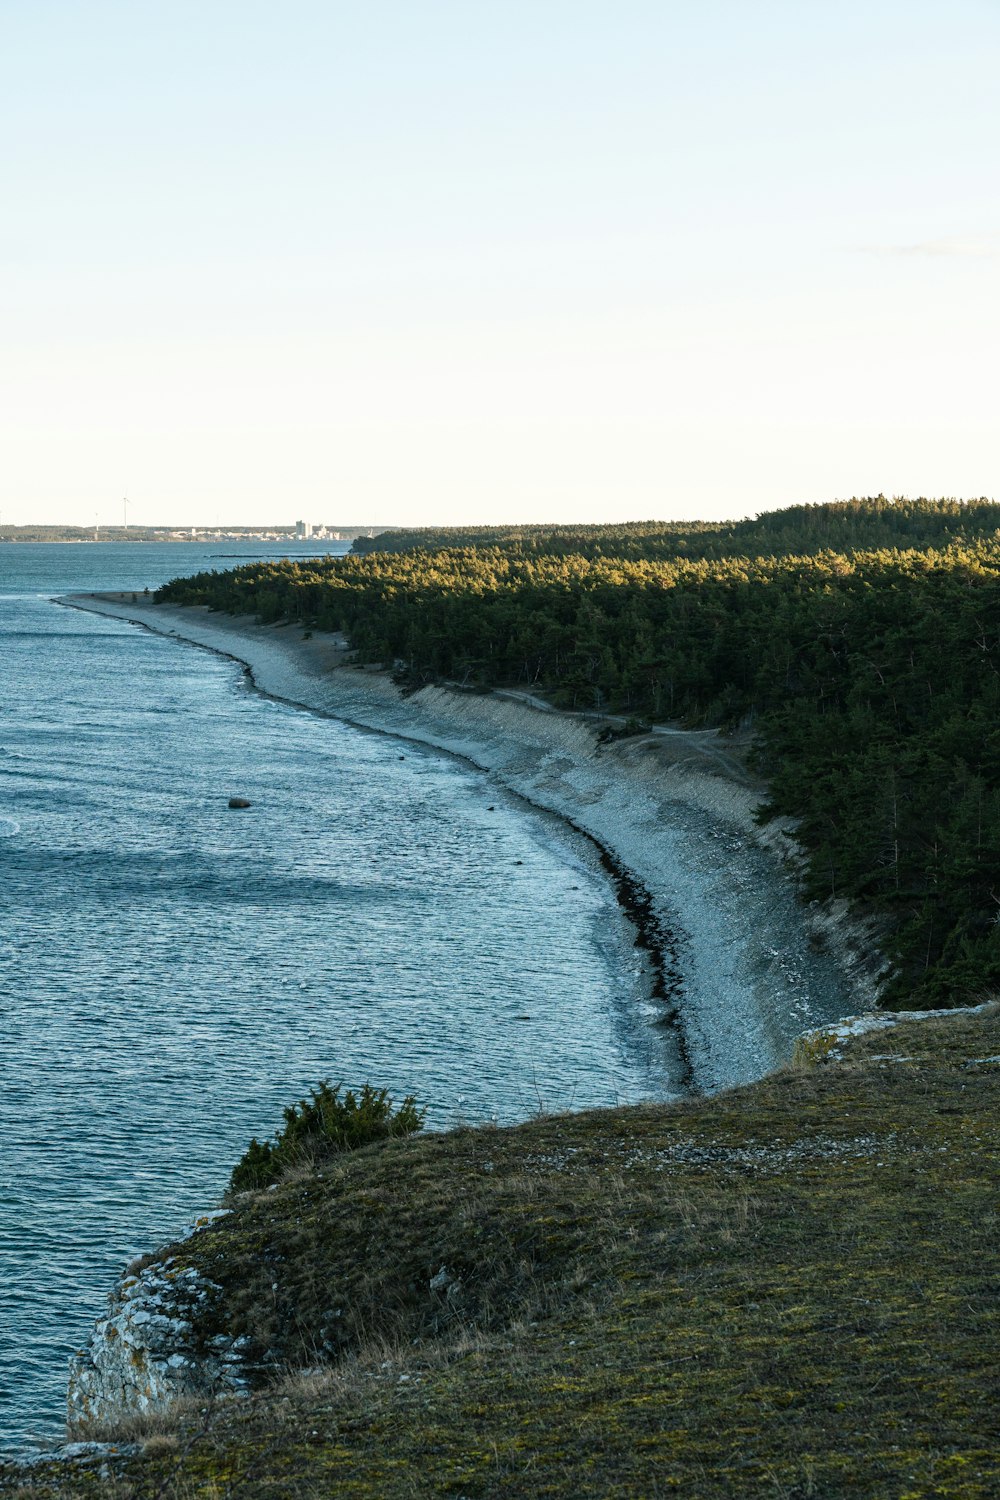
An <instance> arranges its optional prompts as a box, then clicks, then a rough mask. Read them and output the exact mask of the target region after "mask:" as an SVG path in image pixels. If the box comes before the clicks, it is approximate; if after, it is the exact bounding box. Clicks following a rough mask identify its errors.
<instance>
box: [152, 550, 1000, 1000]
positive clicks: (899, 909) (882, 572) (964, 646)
mask: <svg viewBox="0 0 1000 1500" xmlns="http://www.w3.org/2000/svg"><path fill="white" fill-rule="evenodd" d="M158 597H160V598H164V599H169V600H172V601H174V602H180V603H204V604H209V605H210V606H212V607H213V608H217V609H224V610H231V611H233V612H250V613H254V614H256V615H257V616H258V617H259V618H260V619H262V620H265V621H277V620H292V621H295V622H298V623H300V624H301V625H302V626H304V627H309V628H319V629H333V630H343V631H345V632H346V633H347V635H348V636H349V638H350V639H351V641H352V643H353V645H354V646H355V647H356V649H357V651H358V654H359V657H360V658H361V659H362V660H364V661H377V662H383V663H385V664H387V665H390V666H394V667H395V668H396V670H397V672H399V673H400V674H401V675H402V676H404V677H405V678H406V679H407V680H408V681H409V682H411V683H413V684H419V683H421V682H425V681H430V680H434V679H446V680H449V681H452V682H457V683H461V684H463V685H465V686H466V687H479V686H481V687H492V686H496V685H501V684H507V685H518V684H520V685H522V686H526V687H531V688H534V689H536V690H541V691H546V692H549V693H550V694H552V696H553V699H554V701H555V702H556V703H557V704H559V705H561V706H564V707H567V708H578V709H579V708H587V709H598V710H602V711H607V712H618V713H623V714H626V715H630V716H635V717H641V718H645V719H647V720H659V719H680V720H683V721H684V722H686V723H688V724H692V725H695V724H719V725H722V726H736V725H738V724H751V725H752V726H753V728H754V729H755V730H756V731H757V739H756V744H757V752H756V753H757V756H758V760H759V764H760V767H761V769H762V770H763V771H764V772H765V773H766V775H767V776H768V778H769V782H770V787H771V796H770V803H769V807H768V813H769V814H771V815H775V814H790V815H791V816H793V817H795V818H796V819H797V820H798V821H799V826H800V829H801V836H802V839H803V842H804V846H805V848H806V851H807V854H808V869H807V871H806V874H805V894H806V895H807V896H808V897H810V898H819V899H824V898H827V897H840V896H845V897H849V898H852V899H853V900H855V901H859V902H862V903H863V904H864V906H865V908H866V909H868V910H870V911H873V912H875V913H877V914H878V915H879V916H880V917H881V918H882V919H883V921H884V923H885V926H886V929H887V931H888V933H889V938H888V943H889V952H890V956H891V957H892V959H893V961H894V963H895V965H896V975H895V978H894V980H893V982H892V986H891V990H890V997H889V998H890V999H891V1001H892V1002H894V1003H899V1004H904V1005H914V1004H954V1003H960V1002H963V1001H965V1000H967V999H968V998H970V996H975V995H976V994H978V993H980V992H981V991H985V990H988V989H990V988H995V987H996V986H998V985H1000V926H998V918H1000V542H998V541H980V542H976V543H965V542H960V543H955V544H952V545H951V546H948V547H945V548H943V549H933V548H929V549H924V550H920V549H916V548H909V549H906V550H900V549H896V550H889V549H873V550H868V551H861V552H849V551H847V550H842V551H837V552H835V551H830V550H825V551H820V552H818V553H817V554H816V555H814V556H804V555H801V556H796V555H790V556H784V557H780V556H775V557H760V558H756V559H749V558H746V557H729V558H722V559H716V560H711V559H697V560H692V559H677V560H673V561H650V560H636V559H627V558H609V557H596V558H586V557H582V556H579V555H573V556H561V555H546V554H542V553H539V554H537V555H534V556H526V555H524V554H523V553H522V552H521V551H520V550H518V549H512V550H504V549H502V548H497V547H494V548H482V549H474V548H462V549H450V550H444V551H441V552H436V553H427V552H404V553H388V552H376V553H371V554H368V555H367V556H363V557H347V558H342V559H324V560H319V561H315V562H312V561H310V562H305V563H291V562H283V563H278V564H252V565H250V566H247V567H243V568H238V569H236V570H234V571H233V572H229V573H223V574H216V573H211V574H201V575H199V576H198V577H196V578H192V579H188V580H179V581H176V582H174V583H172V584H169V585H167V587H166V588H165V589H162V590H161V591H160V593H159V595H158Z"/></svg>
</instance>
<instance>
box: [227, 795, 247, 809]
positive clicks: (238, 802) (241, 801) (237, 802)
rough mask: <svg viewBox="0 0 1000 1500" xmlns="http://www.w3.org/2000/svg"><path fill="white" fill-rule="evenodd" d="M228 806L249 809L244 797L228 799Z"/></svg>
mask: <svg viewBox="0 0 1000 1500" xmlns="http://www.w3.org/2000/svg"><path fill="white" fill-rule="evenodd" d="M229 806H230V807H249V806H250V803H249V802H248V801H247V799H246V797H230V799H229Z"/></svg>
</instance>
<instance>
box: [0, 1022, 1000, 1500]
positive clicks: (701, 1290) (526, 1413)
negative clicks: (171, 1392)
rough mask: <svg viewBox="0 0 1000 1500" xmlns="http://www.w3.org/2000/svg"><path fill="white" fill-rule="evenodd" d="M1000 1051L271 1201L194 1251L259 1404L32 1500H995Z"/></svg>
mask: <svg viewBox="0 0 1000 1500" xmlns="http://www.w3.org/2000/svg"><path fill="white" fill-rule="evenodd" d="M998 1053H1000V1016H998V1012H997V1011H996V1010H995V1009H994V1010H993V1011H992V1012H989V1013H985V1014H981V1015H978V1016H975V1017H956V1018H951V1019H948V1020H946V1021H941V1022H937V1021H931V1022H924V1023H920V1024H918V1025H917V1024H909V1025H904V1026H901V1027H899V1028H898V1030H893V1031H891V1032H887V1033H886V1032H883V1033H874V1034H871V1035H869V1036H867V1037H862V1038H858V1039H856V1040H854V1041H852V1042H850V1043H849V1044H848V1045H847V1047H846V1056H845V1060H844V1061H843V1062H831V1061H828V1060H824V1058H823V1056H822V1054H819V1055H817V1056H816V1057H814V1058H813V1059H812V1060H811V1061H810V1060H801V1059H800V1061H799V1062H798V1063H797V1065H796V1066H795V1067H794V1068H791V1069H789V1070H786V1071H785V1072H784V1073H782V1074H778V1075H775V1076H774V1077H773V1078H770V1079H766V1080H764V1081H763V1082H762V1083H760V1084H758V1085H756V1086H754V1087H753V1088H749V1089H743V1090H739V1091H735V1092H733V1093H730V1094H727V1095H724V1096H720V1097H717V1098H714V1099H710V1100H706V1101H702V1102H700V1103H693V1104H687V1105H683V1106H678V1107H672V1108H667V1107H652V1106H649V1107H640V1108H637V1109H622V1110H608V1111H598V1112H593V1113H589V1114H582V1115H576V1116H563V1117H559V1118H554V1119H548V1120H539V1121H532V1122H530V1123H529V1124H526V1125H523V1126H520V1127H518V1128H516V1129H511V1130H484V1131H476V1130H461V1131H456V1132H453V1133H451V1134H448V1135H439V1136H426V1137H423V1138H416V1139H413V1140H410V1141H400V1142H392V1143H389V1144H387V1145H385V1146H381V1147H377V1148H373V1149H371V1150H368V1151H364V1152H360V1153H358V1154H357V1155H356V1156H353V1157H349V1158H343V1157H341V1158H337V1159H336V1160H334V1161H331V1162H330V1163H328V1164H327V1166H326V1167H324V1168H323V1169H322V1171H321V1172H320V1173H317V1174H313V1175H311V1176H308V1177H301V1176H300V1177H297V1178H296V1179H295V1180H288V1181H286V1182H284V1183H283V1184H282V1185H281V1187H280V1188H279V1190H278V1191H276V1192H273V1193H269V1194H262V1195H260V1196H259V1197H248V1198H246V1199H243V1200H240V1201H239V1202H238V1203H237V1204H236V1206H235V1208H236V1211H235V1212H234V1213H233V1214H232V1215H231V1216H229V1217H228V1218H226V1219H222V1220H220V1221H218V1222H217V1223H215V1224H213V1225H212V1226H211V1227H210V1228H208V1229H207V1230H205V1231H204V1232H203V1233H202V1234H200V1235H199V1236H198V1237H197V1238H196V1239H195V1240H194V1241H193V1242H192V1243H191V1244H190V1245H188V1246H186V1247H184V1248H183V1251H182V1253H183V1254H185V1255H186V1256H187V1257H188V1258H189V1259H191V1260H192V1261H194V1262H195V1263H197V1264H198V1265H199V1266H200V1267H201V1269H203V1270H204V1271H205V1272H206V1273H207V1274H208V1275H210V1276H211V1277H213V1279H215V1280H218V1281H220V1282H221V1283H222V1285H223V1287H224V1298H223V1301H222V1304H221V1306H220V1307H219V1308H218V1309H216V1312H215V1314H214V1317H215V1319H216V1320H217V1321H216V1323H213V1324H210V1325H208V1326H206V1327H205V1329H204V1330H203V1332H204V1335H205V1337H210V1336H211V1335H212V1334H213V1333H214V1332H216V1331H217V1330H218V1323H219V1320H221V1323H222V1325H224V1326H225V1328H226V1331H228V1332H231V1333H237V1332H241V1333H248V1334H249V1335H250V1336H251V1337H252V1338H253V1339H254V1340H255V1341H256V1342H255V1350H256V1357H257V1360H258V1364H259V1375H258V1379H259V1393H258V1394H257V1395H256V1396H255V1397H254V1398H253V1399H252V1400H249V1401H244V1402H230V1403H220V1404H218V1405H217V1406H215V1407H208V1406H204V1407H201V1408H198V1409H190V1410H188V1411H187V1412H185V1413H179V1414H178V1418H177V1420H176V1422H175V1423H174V1424H173V1426H172V1427H171V1425H170V1424H168V1425H167V1428H166V1430H165V1431H164V1432H161V1433H160V1434H159V1435H155V1436H152V1437H151V1441H148V1442H147V1446H146V1450H145V1453H144V1454H143V1456H142V1457H141V1458H139V1459H137V1460H130V1461H127V1462H124V1463H121V1464H117V1463H116V1464H114V1465H112V1467H111V1469H110V1470H109V1471H108V1474H107V1476H106V1477H105V1478H104V1479H100V1478H99V1476H98V1474H97V1472H96V1470H95V1469H94V1468H93V1467H90V1468H88V1469H86V1470H84V1469H74V1468H70V1467H67V1466H62V1467H56V1468H53V1469H51V1470H50V1471H47V1472H40V1473H38V1474H36V1475H35V1476H34V1477H33V1478H32V1479H31V1480H30V1481H26V1480H25V1476H24V1475H23V1474H21V1475H17V1474H13V1473H8V1474H7V1476H6V1477H5V1478H4V1477H0V1491H2V1492H5V1493H16V1492H17V1487H18V1486H19V1487H20V1492H21V1493H22V1494H23V1495H24V1496H25V1500H27V1496H29V1495H30V1496H31V1497H33V1500H34V1497H42V1496H50V1495H51V1496H54V1495H87V1494H90V1495H95V1494H100V1495H104V1494H109V1495H121V1496H125V1495H129V1496H134V1497H136V1500H139V1497H149V1500H153V1497H159V1496H164V1497H170V1500H187V1497H188V1496H191V1497H195V1496H197V1497H199V1500H200V1497H207V1496H223V1495H225V1496H230V1495H233V1496H246V1497H274V1500H279V1497H281V1500H283V1497H287V1496H303V1497H311V1496H314V1495H315V1496H319V1495H324V1496H325V1495H329V1494H336V1495H337V1496H338V1497H340V1496H343V1497H346V1500H353V1497H357V1500H362V1497H364V1500H375V1497H379V1500H382V1497H395V1496H400V1497H405V1496H411V1495H420V1496H428V1495H434V1496H438V1495H439V1496H451V1497H453V1500H455V1497H458V1496H463V1495H464V1496H467V1497H469V1500H478V1497H492V1496H524V1495H531V1496H533V1495H544V1496H560V1497H565V1500H577V1497H586V1496H595V1497H596V1496H601V1497H605V1496H619V1497H630V1500H631V1497H634V1496H637V1495H642V1496H647V1495H649V1496H654V1495H669V1494H674V1493H677V1492H678V1491H680V1492H682V1493H688V1494H691V1495H696V1496H698V1497H699V1500H703V1497H704V1500H730V1497H731V1496H734V1495H739V1496H740V1497H741V1500H742V1497H750V1500H754V1497H758V1496H759V1497H764V1496H767V1497H769V1500H773V1497H775V1496H786V1497H788V1500H801V1497H806V1496H817V1497H823V1500H837V1497H855V1500H862V1497H864V1500H868V1497H871V1496H876V1495H877V1496H879V1497H882V1496H886V1497H892V1500H904V1497H906V1500H921V1497H924V1496H927V1497H930V1496H936V1497H944V1500H987V1497H993V1496H995V1495H996V1494H998V1493H1000V1461H998V1458H997V1451H998V1444H997V1441H996V1439H997V1436H998V1433H997V1426H998V1420H997V1411H998V1403H997V1396H998V1394H1000V1391H998V1389H997V1371H998V1369H1000V1341H998V1339H997V1300H996V1287H997V1282H998V1275H997V1270H998V1268H997V1258H996V1223H997V1218H996V1211H997V1202H996V1188H997V1182H998V1172H997V1167H998V1158H1000V1151H998V1144H1000V1142H998V1127H997V1113H996V1096H997V1084H998V1080H1000V1067H998V1066H997V1065H996V1064H995V1063H990V1062H986V1061H982V1059H987V1058H990V1057H994V1056H996V1055H997V1054H998ZM442 1266H446V1267H447V1268H448V1271H449V1274H450V1275H451V1276H452V1277H453V1278H454V1280H453V1281H452V1282H451V1283H450V1285H449V1286H448V1287H443V1288H441V1289H440V1290H438V1291H432V1290H431V1287H430V1282H431V1279H432V1278H433V1277H434V1276H435V1275H436V1274H437V1272H438V1271H439V1270H440V1268H441V1267H442ZM456 1287H457V1290H452V1289H453V1288H456ZM317 1367H320V1368H317ZM171 1437H172V1438H173V1440H174V1441H175V1442H176V1447H174V1448H170V1447H169V1446H168V1444H169V1442H170V1440H171Z"/></svg>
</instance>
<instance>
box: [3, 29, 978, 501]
mask: <svg viewBox="0 0 1000 1500" xmlns="http://www.w3.org/2000/svg"><path fill="white" fill-rule="evenodd" d="M998 77H1000V0H940V3H926V0H864V3H856V0H836V3H834V0H825V3H824V0H503V3H502V4H498V3H497V0H363V3H362V0H352V3H346V0H283V3H282V4H281V5H276V4H274V3H273V0H268V3H266V4H265V3H259V0H239V3H234V0H197V3H189V0H169V3H165V0H161V3H153V0H128V3H118V0H0V139H2V141H3V149H2V150H0V522H2V523H3V524H27V523H37V522H47V523H75V524H83V525H90V524H93V523H94V521H95V520H98V521H99V522H100V523H101V524H103V525H108V524H117V523H118V522H119V521H120V520H121V519H122V517H123V515H124V508H123V504H122V500H123V497H124V496H127V497H128V499H129V512H128V514H129V519H130V521H132V522H134V523H139V524H151V525H155V524H177V525H181V524H183V525H206V526H210V525H215V524H226V523H231V524H236V523H242V524H248V525H252V524H261V525H265V524H267V523H269V522H271V523H275V522H288V521H290V520H295V519H299V518H302V519H306V520H311V521H314V522H317V523H319V522H326V523H328V524H331V525H336V524H338V523H340V524H343V525H350V524H357V525H365V526H369V525H373V526H380V525H392V524H397V525H419V524H444V523H448V524H463V523H468V524H472V523H483V522H500V521H530V520H548V521H605V520H622V519H641V518H664V519H682V518H695V517H703V518H710V519H721V518H724V517H735V516H742V515H747V514H753V513H756V512H758V511H761V510H767V509H772V508H774V507H777V506H782V505H788V504H793V503H799V502H802V501H809V502H822V501H827V500H832V499H835V498H845V497H847V496H850V495H863V494H877V493H880V492H881V493H885V494H887V495H894V494H897V495H902V494H906V495H956V496H961V497H966V498H968V497H972V496H979V495H990V496H995V495H997V494H1000V443H998V441H997V439H998V411H1000V388H998V387H1000V382H998V378H997V355H998V350H1000V90H998V88H997V78H998Z"/></svg>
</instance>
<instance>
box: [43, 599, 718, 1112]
mask: <svg viewBox="0 0 1000 1500" xmlns="http://www.w3.org/2000/svg"><path fill="white" fill-rule="evenodd" d="M54 603H56V604H63V605H65V606H66V607H67V608H69V609H82V610H84V611H86V612H88V613H95V614H100V613H101V611H100V610H93V609H92V608H91V606H89V605H86V604H74V603H73V602H72V600H70V599H56V600H54ZM109 618H111V619H118V620H120V619H123V618H124V616H122V615H111V616H109ZM126 623H127V624H129V625H138V626H140V627H141V628H142V629H143V630H148V631H149V632H150V634H152V635H166V636H168V637H173V639H175V640H177V641H180V642H181V643H182V644H183V645H186V646H195V647H197V648H198V649H199V650H201V651H209V652H211V654H212V655H213V656H221V657H222V658H223V659H224V660H225V661H231V662H234V663H235V664H236V665H237V666H238V667H239V668H240V669H241V671H242V673H243V675H244V677H245V678H246V680H247V682H248V683H249V684H250V686H251V687H252V688H253V690H254V692H256V693H259V694H260V696H261V697H262V698H269V699H270V700H271V702H272V703H282V704H284V705H285V707H286V708H294V709H296V710H297V711H298V712H300V713H301V712H303V711H304V712H306V713H310V714H316V715H317V716H318V717H319V718H321V719H332V720H334V721H335V722H336V723H340V724H349V725H350V726H351V728H352V729H360V730H362V731H363V732H364V733H366V734H378V735H382V736H384V737H385V738H386V739H390V740H400V741H402V742H403V743H404V744H411V745H420V746H421V748H422V749H425V750H426V749H432V750H435V751H437V753H438V754H440V755H448V756H450V757H451V758H452V759H453V760H457V761H461V762H462V763H463V764H465V765H468V766H472V767H473V769H474V770H476V771H480V772H483V773H485V774H486V775H488V776H491V775H493V774H495V773H494V772H492V771H490V769H489V767H487V766H481V765H479V764H478V763H477V762H476V761H474V760H473V759H472V757H471V756H469V755H462V754H461V753H460V752H459V751H457V750H448V749H446V748H445V747H444V746H442V745H435V744H433V743H431V742H429V741H427V740H422V739H420V738H418V737H417V736H416V735H409V734H404V733H402V732H401V731H400V730H396V729H379V728H376V727H373V726H372V725H371V724H362V723H361V722H360V721H359V720H357V719H352V718H350V717H349V715H347V714H344V713H332V712H331V711H330V710H329V709H325V708H313V707H312V706H311V705H309V704H306V703H300V702H298V700H297V699H295V698H285V697H282V695H281V694H280V693H270V692H268V690H267V689H266V688H262V687H261V686H260V684H259V683H258V681H257V679H256V678H255V677H254V674H253V668H252V667H251V666H250V665H249V663H247V662H246V661H244V660H243V658H242V657H240V656H234V655H233V653H232V652H231V651H223V650H222V648H221V647H219V646H210V645H208V644H207V643H206V642H204V641H193V640H191V639H190V638H189V637H187V636H182V635H178V634H176V632H175V631H172V630H171V631H165V630H161V629H159V628H158V627H157V626H155V625H150V624H149V623H148V621H146V620H134V619H128V620H127V621H126ZM505 790H506V792H507V793H508V795H510V796H513V797H516V798H518V799H519V800H520V801H521V802H524V803H525V804H526V805H527V806H528V807H533V808H535V809H536V810H537V811H539V812H543V813H547V814H548V815H549V816H553V817H557V818H559V819H560V820H561V821H562V822H563V823H565V824H566V826H567V827H568V828H572V829H573V831H574V833H577V834H579V835H580V837H581V838H584V839H586V840H587V841H588V843H590V844H591V845H592V846H593V848H594V849H595V850H596V851H597V855H598V858H599V860H600V862H601V867H602V868H603V870H604V872H605V874H606V875H607V876H608V878H609V880H610V882H611V887H612V889H613V891H614V893H615V899H616V900H617V902H618V905H619V907H620V908H621V910H622V911H623V912H624V914H625V917H626V918H627V920H628V922H629V925H630V926H631V927H632V929H633V931H634V932H635V938H634V942H635V946H636V948H638V949H640V951H642V952H643V953H645V954H646V955H647V958H648V963H649V968H650V971H651V982H650V998H651V999H652V1000H657V1001H659V1002H660V1003H661V1004H662V1005H663V1006H664V1013H663V1015H662V1016H661V1018H660V1022H659V1024H661V1025H665V1026H668V1027H669V1028H670V1031H671V1033H672V1035H673V1040H674V1043H675V1045H676V1048H677V1056H678V1059H679V1061H680V1065H681V1076H680V1079H679V1080H678V1082H679V1084H680V1086H681V1088H682V1089H683V1090H684V1091H685V1092H686V1093H689V1094H695V1093H698V1092H700V1091H699V1090H698V1088H697V1085H696V1083H695V1071H694V1064H693V1062H692V1059H691V1048H690V1045H689V1043H688V1038H687V1032H686V1029H685V1025H684V1015H683V1010H682V1007H681V1004H680V1001H681V997H682V995H683V993H684V979H683V975H682V973H681V967H680V963H679V960H678V957H677V943H676V938H675V936H674V934H673V933H671V932H670V931H669V929H667V928H666V927H665V926H664V925H663V923H662V922H661V921H660V918H659V917H658V916H657V914H656V910H655V908H654V905H653V898H652V896H651V895H650V893H649V891H648V890H647V889H646V887H645V886H644V885H643V883H642V881H641V880H640V879H639V877H638V876H637V875H636V874H635V872H634V871H632V870H630V869H629V868H628V867H627V866H626V865H625V864H623V863H622V861H621V860H620V859H619V858H618V856H617V855H616V854H615V853H614V851H613V850H611V849H609V848H608V847H607V845H606V844H603V843H602V842H601V840H600V839H599V838H598V837H597V835H596V834H594V833H591V832H590V830H589V829H587V828H583V827H581V826H580V824H579V823H577V822H575V821H574V819H573V818H571V817H569V816H568V815H567V814H566V813H561V812H555V811H554V810H553V809H552V808H550V807H545V806H543V804H542V803H540V802H533V801H532V799H531V798H530V797H526V796H525V795H524V793H523V792H516V791H514V790H513V789H512V788H511V787H507V786H505Z"/></svg>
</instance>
